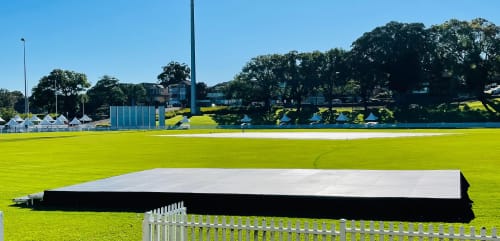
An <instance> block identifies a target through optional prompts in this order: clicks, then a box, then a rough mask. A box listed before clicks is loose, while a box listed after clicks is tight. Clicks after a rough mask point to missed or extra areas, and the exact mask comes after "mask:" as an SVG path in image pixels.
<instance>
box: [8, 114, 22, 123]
mask: <svg viewBox="0 0 500 241" xmlns="http://www.w3.org/2000/svg"><path fill="white" fill-rule="evenodd" d="M12 119H14V121H17V122H22V121H23V118H21V117H20V116H19V115H16V116H14V118H12ZM12 119H11V120H12Z"/></svg>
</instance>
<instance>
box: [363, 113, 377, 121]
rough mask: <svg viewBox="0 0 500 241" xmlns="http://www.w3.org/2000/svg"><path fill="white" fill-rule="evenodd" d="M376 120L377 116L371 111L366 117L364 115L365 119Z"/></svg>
mask: <svg viewBox="0 0 500 241" xmlns="http://www.w3.org/2000/svg"><path fill="white" fill-rule="evenodd" d="M377 120H378V117H377V116H375V115H374V114H373V113H372V112H370V115H368V117H366V119H365V121H377Z"/></svg>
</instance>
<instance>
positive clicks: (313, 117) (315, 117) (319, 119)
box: [309, 113, 321, 123]
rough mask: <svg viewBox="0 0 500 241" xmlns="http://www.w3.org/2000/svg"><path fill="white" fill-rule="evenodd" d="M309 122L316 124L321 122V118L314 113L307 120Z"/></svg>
mask: <svg viewBox="0 0 500 241" xmlns="http://www.w3.org/2000/svg"><path fill="white" fill-rule="evenodd" d="M309 121H311V122H313V123H318V122H320V121H321V116H320V115H318V113H314V114H313V116H312V117H311V118H310V119H309Z"/></svg>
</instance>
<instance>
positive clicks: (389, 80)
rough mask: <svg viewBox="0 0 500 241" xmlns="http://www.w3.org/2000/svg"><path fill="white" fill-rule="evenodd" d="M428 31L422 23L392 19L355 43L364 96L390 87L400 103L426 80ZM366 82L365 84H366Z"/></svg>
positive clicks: (357, 69) (354, 55)
mask: <svg viewBox="0 0 500 241" xmlns="http://www.w3.org/2000/svg"><path fill="white" fill-rule="evenodd" d="M427 43H428V33H427V30H426V29H425V26H424V25H423V24H421V23H399V22H389V23H388V24H386V25H384V26H381V27H377V28H375V29H374V30H372V31H370V32H368V33H365V34H363V36H361V37H360V38H358V39H357V40H356V41H355V42H354V43H353V49H352V55H353V58H352V60H353V62H352V63H353V67H354V69H356V73H357V75H358V78H359V81H360V82H361V83H360V86H361V88H362V91H363V92H365V93H363V95H364V96H363V97H364V99H366V98H368V97H369V94H370V93H368V91H370V90H373V89H374V88H375V87H376V86H378V87H380V88H387V89H389V90H391V91H392V92H393V94H394V97H395V98H396V100H397V101H398V103H400V104H405V103H406V102H405V100H406V99H405V97H406V96H407V95H408V94H410V93H411V91H412V90H415V89H417V88H419V87H420V86H421V85H422V83H423V76H424V75H423V63H424V58H425V57H426V54H425V53H426V51H427V47H428V44H427ZM364 82H365V83H364Z"/></svg>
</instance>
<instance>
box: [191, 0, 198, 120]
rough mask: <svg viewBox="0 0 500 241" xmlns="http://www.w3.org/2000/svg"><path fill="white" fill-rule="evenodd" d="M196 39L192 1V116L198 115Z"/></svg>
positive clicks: (192, 4)
mask: <svg viewBox="0 0 500 241" xmlns="http://www.w3.org/2000/svg"><path fill="white" fill-rule="evenodd" d="M195 52H196V51H195V37H194V0H191V115H196V114H198V108H197V107H196V53H195Z"/></svg>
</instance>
